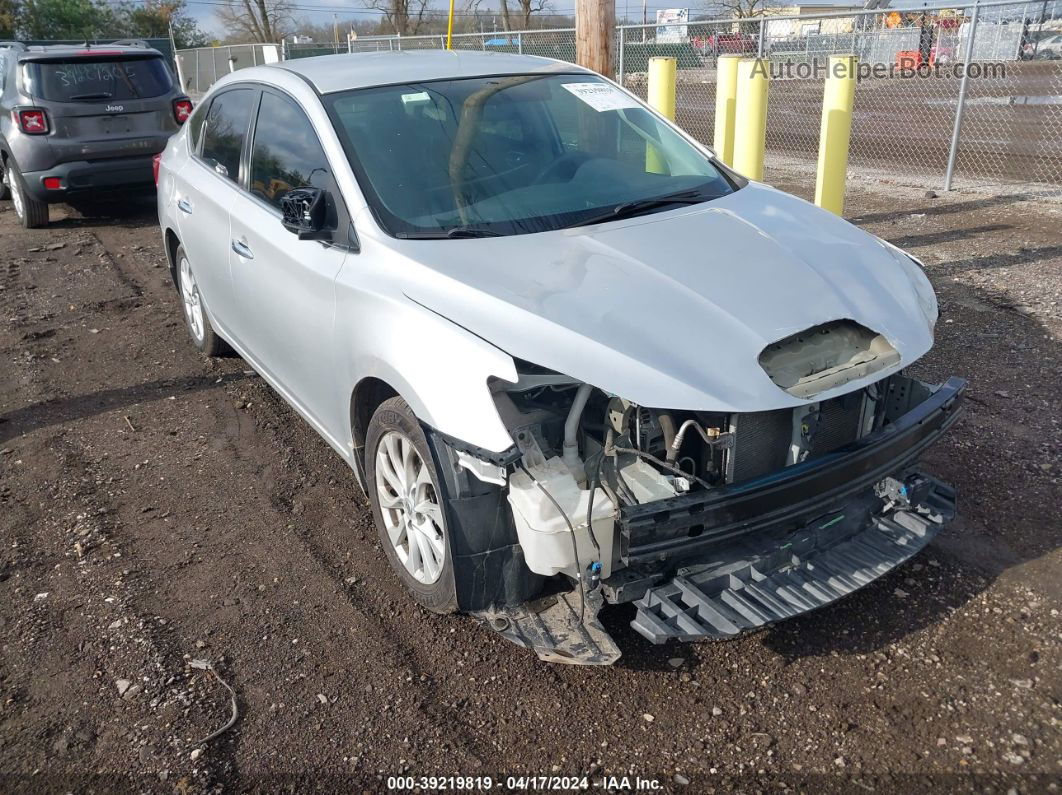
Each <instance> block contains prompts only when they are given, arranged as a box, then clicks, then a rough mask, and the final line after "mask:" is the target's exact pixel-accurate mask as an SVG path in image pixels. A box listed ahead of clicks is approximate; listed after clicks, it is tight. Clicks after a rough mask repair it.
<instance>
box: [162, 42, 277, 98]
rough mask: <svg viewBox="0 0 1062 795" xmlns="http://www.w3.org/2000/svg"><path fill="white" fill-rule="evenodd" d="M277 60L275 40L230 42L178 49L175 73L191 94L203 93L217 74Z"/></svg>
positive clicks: (221, 74) (216, 78)
mask: <svg viewBox="0 0 1062 795" xmlns="http://www.w3.org/2000/svg"><path fill="white" fill-rule="evenodd" d="M279 60H280V49H279V47H278V46H277V45H276V44H233V45H228V46H224V47H197V48H194V49H189V50H177V75H178V77H179V78H180V81H181V86H182V87H183V88H184V90H185V91H187V92H188V93H189V94H190V95H191V96H193V97H197V96H201V95H202V94H205V93H206V92H207V90H208V89H209V88H210V87H211V86H212V85H214V83H216V82H217V81H218V80H219V79H220V78H222V77H224V76H225V75H227V74H228V73H229V72H235V71H236V70H237V69H246V68H247V67H249V66H261V65H262V64H267V63H276V62H277V61H279Z"/></svg>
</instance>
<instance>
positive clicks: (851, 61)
mask: <svg viewBox="0 0 1062 795" xmlns="http://www.w3.org/2000/svg"><path fill="white" fill-rule="evenodd" d="M857 69H858V64H857V61H856V57H855V56H854V55H833V56H831V57H830V69H829V72H827V74H826V88H825V90H824V91H823V96H822V126H821V127H820V128H819V167H818V172H817V174H816V176H815V204H817V205H818V206H819V207H822V208H823V209H824V210H829V211H830V212H831V213H836V214H837V215H841V214H842V213H843V212H844V183H845V178H846V176H847V173H848V142H849V139H850V138H851V135H852V107H853V106H854V105H855V90H856V70H857Z"/></svg>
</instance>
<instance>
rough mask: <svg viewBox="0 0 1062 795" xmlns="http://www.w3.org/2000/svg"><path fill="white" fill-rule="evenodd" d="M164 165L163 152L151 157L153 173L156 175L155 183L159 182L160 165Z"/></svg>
mask: <svg viewBox="0 0 1062 795" xmlns="http://www.w3.org/2000/svg"><path fill="white" fill-rule="evenodd" d="M161 165H162V152H159V153H158V154H157V155H155V156H154V157H153V158H151V174H152V176H154V177H155V184H156V185H158V184H159V166H161Z"/></svg>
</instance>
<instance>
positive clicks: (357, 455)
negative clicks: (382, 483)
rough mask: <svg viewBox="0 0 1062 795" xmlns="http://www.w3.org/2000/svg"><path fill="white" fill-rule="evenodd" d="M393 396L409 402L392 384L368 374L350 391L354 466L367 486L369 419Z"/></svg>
mask: <svg viewBox="0 0 1062 795" xmlns="http://www.w3.org/2000/svg"><path fill="white" fill-rule="evenodd" d="M393 397H401V398H402V399H403V400H405V401H406V403H409V400H407V399H406V398H405V397H403V396H402V395H400V394H399V392H398V390H397V389H395V388H394V387H393V386H391V384H389V383H388V382H387V381H385V380H384V379H382V378H377V377H376V376H366V377H365V378H362V379H361V380H360V381H358V383H357V384H355V385H354V389H353V390H352V391H351V393H350V437H351V447H352V449H353V457H354V466H355V470H356V472H357V475H358V479H359V480H360V481H361V485H362V488H363V489H364V488H365V455H364V450H365V438H366V436H367V434H368V431H369V421H370V420H372V415H373V414H375V413H376V409H378V408H379V407H380V404H381V403H383V402H384V401H385V400H388V399H389V398H393Z"/></svg>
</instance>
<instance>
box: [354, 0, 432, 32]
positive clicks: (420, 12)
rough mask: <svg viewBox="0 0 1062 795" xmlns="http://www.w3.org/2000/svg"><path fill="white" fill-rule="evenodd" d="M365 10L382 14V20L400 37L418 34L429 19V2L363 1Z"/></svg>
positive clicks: (399, 0)
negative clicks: (372, 10) (369, 9)
mask: <svg viewBox="0 0 1062 795" xmlns="http://www.w3.org/2000/svg"><path fill="white" fill-rule="evenodd" d="M363 3H364V6H365V8H371V9H374V10H376V11H381V12H383V17H384V20H385V21H386V22H387V24H388V25H389V26H390V27H391V28H392V29H393V30H394V32H395V33H397V34H399V35H400V36H412V35H414V34H416V33H418V32H419V31H420V29H421V27H422V26H423V25H424V23H425V22H426V21H427V20H428V19H429V18H430V16H431V15H430V11H431V9H430V8H428V3H429V0H363Z"/></svg>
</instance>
